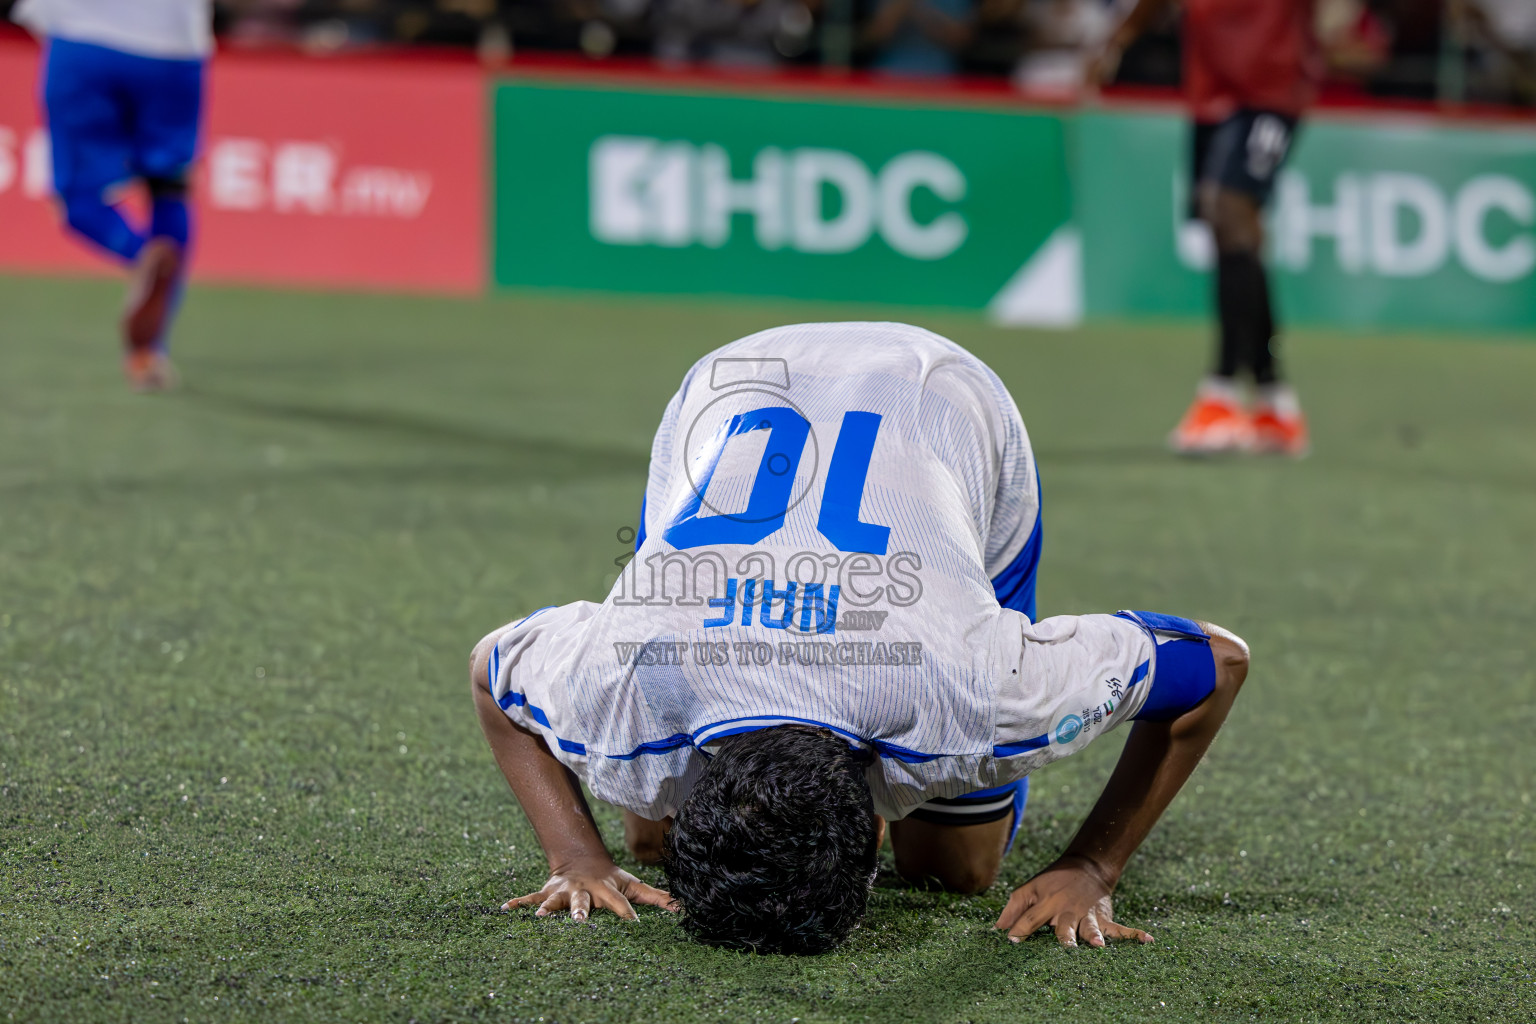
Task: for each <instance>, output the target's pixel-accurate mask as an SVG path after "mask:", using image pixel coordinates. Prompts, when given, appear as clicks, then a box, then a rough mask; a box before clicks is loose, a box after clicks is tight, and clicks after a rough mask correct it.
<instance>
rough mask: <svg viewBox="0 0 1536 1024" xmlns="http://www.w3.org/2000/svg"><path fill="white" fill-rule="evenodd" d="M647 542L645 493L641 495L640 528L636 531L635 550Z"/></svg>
mask: <svg viewBox="0 0 1536 1024" xmlns="http://www.w3.org/2000/svg"><path fill="white" fill-rule="evenodd" d="M644 543H645V495H643V494H642V495H640V528H639V529H638V530H636V531H635V551H636V552H639V550H640V547H641V545H643V544H644Z"/></svg>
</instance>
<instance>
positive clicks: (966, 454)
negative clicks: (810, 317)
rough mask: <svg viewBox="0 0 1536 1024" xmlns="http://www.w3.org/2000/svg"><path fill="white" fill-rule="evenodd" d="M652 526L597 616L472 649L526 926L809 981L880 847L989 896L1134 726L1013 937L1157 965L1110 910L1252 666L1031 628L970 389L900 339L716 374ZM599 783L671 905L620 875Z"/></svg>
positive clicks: (985, 421)
mask: <svg viewBox="0 0 1536 1024" xmlns="http://www.w3.org/2000/svg"><path fill="white" fill-rule="evenodd" d="M641 519H642V522H641V531H640V536H639V537H638V538H637V549H636V553H635V557H634V559H633V561H632V562H630V563H629V566H628V567H627V568H626V570H625V571H624V573H623V574H622V575H621V576H620V578H619V581H618V582H617V584H616V585H615V586H614V589H613V591H612V593H610V594H609V595H608V597H607V599H606V600H604V601H603V603H602V604H592V603H590V602H577V603H575V604H569V605H563V606H560V607H552V608H546V609H542V610H540V611H537V612H534V613H533V614H532V615H529V616H527V617H526V618H523V619H520V620H519V621H517V622H515V623H512V624H511V625H508V626H506V627H503V628H502V629H499V630H497V631H496V632H494V633H492V634H491V635H490V636H488V637H486V638H485V640H483V641H482V642H481V643H480V645H479V647H477V648H476V650H475V654H474V657H473V661H472V667H471V682H472V684H473V689H474V696H475V702H476V706H477V708H478V710H479V713H480V721H481V724H482V726H483V728H484V730H485V734H486V738H487V739H488V740H489V741H490V745H491V749H492V752H493V753H494V754H495V757H496V761H497V763H498V764H499V765H500V767H501V770H502V772H503V773H504V774H505V775H506V777H507V781H508V782H509V783H510V784H511V786H512V790H513V792H514V793H515V794H516V795H517V799H518V801H519V802H520V803H521V804H522V807H523V810H524V811H525V812H526V813H527V815H528V817H529V819H530V821H531V822H532V824H533V827H534V830H535V831H536V832H537V834H538V837H539V842H540V843H541V844H542V845H543V848H544V851H545V854H546V855H547V857H548V859H549V865H550V877H549V880H548V881H547V882H546V883H545V884H544V886H543V887H542V888H541V889H540V890H539V891H538V892H536V893H532V894H529V895H526V896H522V897H519V898H516V899H513V900H510V901H508V903H507V904H506V905H507V906H508V907H509V908H510V907H518V906H531V905H533V904H539V911H538V913H539V914H540V915H544V914H548V913H552V912H555V911H561V910H569V911H570V913H571V916H572V917H574V918H577V919H578V920H579V919H582V918H585V917H586V916H587V915H588V914H589V913H590V912H591V910H592V908H593V907H594V906H597V907H603V908H607V909H608V910H610V911H613V912H614V913H616V914H619V915H621V916H624V917H633V916H634V910H633V908H632V907H631V903H648V904H653V905H656V906H661V907H666V908H668V909H673V910H680V911H681V912H682V914H683V924H684V926H685V927H686V928H687V929H688V930H689V931H690V932H692V933H693V934H694V935H695V936H696V937H698V938H699V939H701V940H703V941H706V942H710V943H714V944H717V945H726V946H736V947H750V948H753V949H756V950H758V951H760V952H772V951H779V952H799V953H814V952H819V951H821V950H824V949H828V948H830V947H832V946H833V945H836V944H837V943H838V942H839V941H841V940H842V939H843V938H844V937H845V936H846V935H847V934H848V933H849V931H851V930H852V928H853V927H854V926H855V925H856V924H857V923H858V921H859V918H860V917H861V916H862V915H863V913H864V908H865V904H866V902H867V900H868V895H869V890H870V885H871V883H872V881H873V878H874V873H875V867H876V852H877V850H878V849H879V846H880V844H881V842H882V841H883V837H884V834H885V831H886V824H887V823H889V831H890V837H891V845H892V848H893V851H894V854H895V863H896V870H897V872H898V873H899V874H901V875H902V876H903V877H905V878H907V879H909V880H911V881H913V882H915V883H919V884H923V883H929V884H938V885H941V886H944V887H946V888H949V889H951V890H958V891H964V892H974V891H979V890H981V889H984V888H986V887H987V886H989V885H991V884H992V882H993V880H994V879H995V878H996V875H997V870H998V866H999V864H1000V862H1001V860H1002V857H1003V855H1004V853H1005V852H1006V850H1007V848H1008V846H1009V844H1010V843H1011V842H1012V839H1013V835H1014V833H1015V832H1016V830H1017V829H1018V825H1019V819H1020V817H1021V815H1022V813H1023V810H1024V799H1025V794H1026V785H1027V777H1028V775H1029V773H1030V772H1032V771H1034V770H1035V769H1037V768H1040V767H1041V766H1043V765H1045V764H1048V763H1050V762H1051V761H1054V760H1056V759H1058V758H1061V757H1065V756H1066V755H1068V754H1071V753H1074V752H1076V751H1078V750H1080V749H1082V748H1083V747H1084V746H1085V745H1086V744H1088V743H1089V742H1090V741H1092V740H1094V739H1096V738H1097V737H1098V736H1100V735H1102V734H1103V733H1105V732H1107V731H1108V730H1109V729H1111V728H1113V727H1114V726H1116V725H1119V724H1120V723H1121V722H1123V721H1126V720H1129V719H1134V720H1135V722H1136V724H1135V726H1134V727H1133V728H1132V730H1131V734H1130V738H1129V740H1128V741H1127V743H1126V745H1125V749H1124V752H1123V753H1122V754H1121V757H1120V762H1119V765H1118V767H1117V768H1116V769H1115V772H1114V774H1113V776H1112V777H1111V778H1110V781H1109V784H1108V785H1107V786H1106V787H1105V790H1104V793H1103V795H1102V796H1101V797H1100V798H1099V801H1098V803H1097V804H1096V805H1095V806H1094V809H1093V811H1092V812H1091V813H1090V814H1089V817H1088V820H1087V821H1086V822H1085V823H1084V824H1083V826H1082V828H1081V829H1080V830H1079V831H1078V834H1077V836H1076V837H1075V838H1074V839H1073V840H1072V842H1071V843H1070V844H1069V845H1068V847H1067V850H1066V852H1064V853H1063V854H1062V855H1061V857H1060V858H1059V859H1057V860H1056V862H1055V863H1053V864H1051V865H1050V866H1048V867H1047V868H1045V869H1044V870H1043V871H1041V872H1040V873H1039V874H1038V875H1036V876H1035V877H1034V878H1033V879H1031V880H1030V881H1029V882H1028V883H1027V884H1026V885H1024V886H1022V887H1020V888H1019V889H1018V890H1016V891H1015V892H1014V893H1013V895H1012V897H1011V898H1010V899H1009V901H1008V904H1007V906H1006V907H1005V908H1004V910H1003V912H1002V915H1001V916H1000V917H999V918H998V921H997V925H996V926H997V927H998V928H1000V929H1005V930H1006V931H1007V933H1008V936H1009V937H1010V938H1011V939H1013V940H1014V941H1018V940H1019V939H1021V938H1024V937H1025V936H1028V935H1029V934H1031V933H1032V932H1034V931H1035V930H1036V929H1038V928H1040V927H1042V926H1050V927H1051V928H1052V929H1053V930H1054V931H1055V933H1056V936H1057V938H1058V939H1059V940H1060V941H1061V942H1063V943H1066V944H1068V945H1072V944H1076V943H1077V942H1078V941H1082V942H1085V943H1088V944H1090V945H1094V946H1099V945H1103V944H1104V942H1105V940H1108V939H1138V940H1140V941H1143V942H1150V941H1151V936H1149V935H1147V934H1146V933H1145V932H1142V931H1139V930H1137V929H1135V928H1130V927H1126V926H1124V925H1121V924H1119V923H1117V922H1116V921H1115V920H1114V919H1113V914H1112V909H1111V904H1110V894H1111V893H1112V892H1113V890H1114V888H1115V884H1116V882H1117V881H1118V880H1119V878H1120V874H1121V872H1122V871H1123V870H1124V869H1125V865H1126V861H1127V860H1128V859H1129V857H1130V856H1131V854H1132V852H1134V851H1135V850H1136V848H1137V847H1138V846H1139V845H1140V844H1141V841H1142V840H1143V839H1144V838H1145V837H1146V835H1147V833H1148V832H1149V831H1150V830H1151V828H1152V826H1153V824H1154V823H1155V822H1156V821H1157V819H1158V818H1159V816H1160V815H1161V814H1162V812H1163V811H1164V809H1166V808H1167V806H1168V804H1169V802H1170V801H1171V800H1172V799H1173V797H1174V795H1175V794H1176V793H1177V792H1178V791H1179V788H1180V787H1181V786H1182V785H1183V784H1184V782H1185V780H1186V779H1188V777H1189V774H1190V772H1192V771H1193V770H1194V767H1195V765H1196V764H1197V763H1198V762H1199V760H1200V757H1201V755H1202V754H1204V753H1205V750H1206V748H1207V747H1208V746H1209V745H1210V742H1211V740H1212V739H1213V738H1214V736H1215V734H1216V731H1217V729H1218V728H1219V727H1220V725H1221V723H1222V721H1223V719H1225V717H1226V715H1227V711H1228V709H1229V708H1230V707H1231V705H1232V701H1233V699H1234V698H1235V697H1236V695H1237V691H1238V689H1239V687H1240V686H1241V685H1242V682H1243V679H1244V677H1245V675H1246V674H1247V668H1248V652H1247V648H1246V646H1245V645H1244V644H1243V642H1242V641H1241V640H1239V639H1238V638H1237V637H1235V636H1233V635H1232V634H1230V633H1227V632H1225V631H1224V630H1221V629H1219V628H1217V627H1214V626H1211V625H1209V624H1206V623H1197V622H1194V621H1191V620H1189V619H1181V618H1176V617H1173V616H1166V615H1155V614H1151V613H1147V612H1120V613H1118V614H1115V615H1083V616H1070V615H1068V616H1058V617H1054V618H1049V619H1044V620H1041V621H1038V622H1036V621H1034V619H1035V609H1034V587H1035V582H1034V576H1035V568H1036V565H1037V564H1038V561H1039V555H1040V494H1039V483H1038V476H1037V474H1036V470H1035V463H1034V456H1033V454H1032V453H1031V451H1030V448H1029V439H1028V436H1027V435H1026V434H1025V431H1024V424H1023V422H1022V420H1021V419H1020V417H1019V412H1018V409H1017V408H1016V407H1015V405H1014V403H1013V400H1012V398H1011V397H1010V396H1009V394H1008V392H1007V390H1006V389H1005V388H1004V387H1003V384H1002V382H1001V381H1000V380H998V378H997V376H996V374H994V373H992V371H991V370H989V369H988V368H987V367H986V366H985V365H984V364H983V363H982V362H981V361H980V360H978V359H976V358H975V357H974V356H972V355H970V354H969V353H967V352H966V351H964V350H963V349H961V348H960V347H959V346H957V345H955V344H954V343H953V342H950V341H947V340H946V339H944V338H941V337H939V336H937V335H935V334H932V333H930V332H928V331H924V330H920V329H918V328H915V327H908V326H905V325H901V324H866V323H843V324H806V325H800V326H793V327H781V328H777V329H775V330H770V331H764V332H762V333H760V334H754V335H752V336H750V337H747V338H743V339H742V340H740V341H737V342H735V343H733V344H731V345H727V346H726V347H725V348H722V349H720V350H719V351H717V352H715V353H713V354H711V355H709V356H706V357H705V358H704V359H702V360H701V361H700V362H699V363H697V364H696V365H695V366H694V367H693V369H692V370H690V371H689V373H688V375H687V377H685V378H684V380H683V384H682V387H681V388H680V389H679V390H678V392H677V394H676V396H674V397H673V399H672V401H671V403H670V404H669V405H668V406H667V410H666V413H665V416H664V417H663V419H662V423H661V427H660V429H659V430H658V431H657V433H656V439H655V442H654V445H653V447H652V451H651V468H650V479H649V482H648V484H647V488H646V494H645V504H644V506H643V508H642V513H641ZM582 781H585V782H586V783H587V785H588V787H589V788H590V789H591V791H592V793H593V794H595V795H596V796H597V797H599V798H600V799H602V800H606V801H609V802H610V803H614V804H617V805H619V806H620V807H622V808H624V810H625V823H626V824H625V834H626V836H625V837H626V840H627V841H628V844H629V847H630V850H631V852H633V853H634V855H635V856H636V857H637V858H639V859H640V860H642V861H655V860H658V859H659V860H661V861H662V862H663V864H664V865H665V869H666V875H667V884H668V888H669V889H670V893H668V892H663V891H661V890H659V889H656V888H653V887H651V886H649V885H646V884H644V883H643V882H641V881H640V880H639V879H637V878H635V877H634V876H633V875H631V874H629V873H627V872H625V871H623V870H621V869H620V868H618V867H617V866H616V865H615V864H614V863H613V861H612V859H611V858H610V857H609V855H608V853H607V850H606V848H605V847H604V845H603V841H602V837H601V836H600V835H599V833H598V829H597V826H596V824H595V823H594V821H593V819H592V815H591V812H590V810H589V809H588V807H587V804H586V801H585V798H584V797H583V794H582V789H581V782H582Z"/></svg>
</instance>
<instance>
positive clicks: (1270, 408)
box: [1253, 384, 1312, 459]
mask: <svg viewBox="0 0 1536 1024" xmlns="http://www.w3.org/2000/svg"><path fill="white" fill-rule="evenodd" d="M1253 433H1254V448H1255V450H1257V451H1261V452H1266V453H1269V454H1272V455H1288V456H1290V457H1291V458H1293V459H1299V458H1303V457H1304V456H1305V455H1306V454H1307V452H1308V451H1310V450H1311V447H1312V445H1311V439H1310V438H1309V437H1308V434H1307V418H1306V417H1305V416H1303V415H1302V413H1301V403H1300V402H1298V401H1297V400H1296V392H1294V391H1292V390H1291V389H1290V388H1289V387H1287V386H1286V385H1284V384H1279V385H1272V386H1270V387H1268V388H1261V389H1260V390H1259V401H1258V406H1257V408H1256V409H1255V411H1254V414H1253Z"/></svg>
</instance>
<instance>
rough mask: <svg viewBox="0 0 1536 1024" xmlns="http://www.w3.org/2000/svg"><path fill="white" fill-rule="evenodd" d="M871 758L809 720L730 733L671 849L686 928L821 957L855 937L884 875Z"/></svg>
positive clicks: (716, 938)
mask: <svg viewBox="0 0 1536 1024" xmlns="http://www.w3.org/2000/svg"><path fill="white" fill-rule="evenodd" d="M871 760H872V758H871V756H870V755H869V754H868V753H867V752H865V751H859V750H855V749H853V748H851V747H849V745H848V744H847V743H845V742H844V741H843V740H841V739H838V738H837V737H836V736H834V735H832V734H831V733H830V732H827V731H826V730H816V729H808V728H804V727H799V726H780V727H778V728H773V729H761V730H758V731H756V732H749V733H743V734H741V735H738V736H732V737H730V738H728V739H726V740H725V741H723V742H722V743H721V745H720V748H719V750H718V751H717V752H716V754H715V756H714V758H713V759H711V760H710V762H709V765H708V766H707V767H706V768H705V769H704V772H703V774H701V775H700V776H699V779H698V781H697V782H696V783H695V784H694V787H693V791H692V792H691V793H689V795H688V798H687V800H685V801H684V802H683V806H682V807H681V808H680V809H679V810H678V812H677V817H676V819H675V820H674V821H673V823H672V829H671V831H669V832H668V833H667V836H666V839H665V841H664V845H663V864H664V865H665V867H666V873H667V887H668V889H669V890H670V891H671V893H672V896H673V898H674V899H676V900H677V902H678V904H679V905H680V906H681V907H682V912H683V917H682V923H683V927H684V928H685V929H687V930H688V932H689V933H690V934H692V935H693V936H694V937H695V938H696V939H698V940H700V941H701V942H706V943H709V944H710V945H714V946H725V947H729V948H735V949H753V950H756V951H757V952H759V953H801V954H810V953H822V952H825V951H826V950H829V949H831V948H832V947H833V946H836V945H837V944H838V943H839V942H842V941H843V939H845V938H847V936H848V933H849V932H851V931H853V929H854V926H855V925H857V924H858V923H859V919H860V918H861V917H863V916H864V908H865V905H866V904H867V903H868V902H869V890H870V886H871V884H872V883H873V882H874V877H875V858H876V845H875V842H876V838H877V833H876V819H875V810H874V804H873V802H872V801H871V799H870V794H869V783H868V782H867V781H866V780H865V778H864V769H865V768H866V767H867V766H868V765H869V763H870V761H871Z"/></svg>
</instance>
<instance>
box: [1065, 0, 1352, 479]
mask: <svg viewBox="0 0 1536 1024" xmlns="http://www.w3.org/2000/svg"><path fill="white" fill-rule="evenodd" d="M1170 2H1171V0H1137V3H1136V4H1135V6H1134V7H1133V8H1132V9H1131V11H1130V13H1129V14H1128V15H1127V16H1126V18H1125V20H1124V21H1123V22H1121V23H1120V26H1119V27H1118V28H1117V29H1116V30H1115V32H1114V33H1113V34H1112V35H1111V37H1110V40H1109V42H1108V44H1107V45H1106V46H1105V49H1104V52H1103V53H1102V54H1101V56H1100V57H1099V60H1098V61H1097V64H1096V67H1095V69H1094V74H1095V77H1096V78H1097V79H1098V81H1100V82H1108V81H1110V80H1112V79H1113V78H1114V75H1115V71H1116V69H1117V68H1118V66H1119V63H1120V57H1121V55H1122V54H1123V53H1124V52H1125V50H1126V48H1127V47H1129V46H1130V45H1131V43H1132V42H1134V41H1135V40H1136V38H1137V36H1139V35H1140V34H1141V33H1142V32H1143V31H1144V30H1145V29H1146V28H1147V27H1149V26H1150V25H1151V23H1152V22H1153V21H1154V20H1155V19H1156V18H1157V17H1158V16H1159V15H1161V14H1162V13H1163V11H1164V10H1165V9H1166V8H1167V7H1168V4H1169V3H1170ZM1313 17H1314V14H1313V0H1185V4H1184V85H1185V91H1186V93H1187V95H1188V97H1189V102H1190V106H1191V114H1192V116H1193V118H1194V129H1193V132H1192V138H1193V143H1194V145H1193V149H1192V162H1191V167H1190V170H1191V175H1192V179H1193V187H1192V189H1191V201H1192V202H1191V207H1192V210H1193V212H1194V213H1195V214H1196V215H1198V216H1199V217H1200V218H1201V219H1202V220H1204V221H1206V222H1207V223H1208V224H1209V225H1210V226H1211V232H1212V234H1213V235H1214V236H1215V241H1216V310H1217V318H1218V322H1219V325H1220V330H1219V335H1218V336H1219V347H1218V349H1217V354H1216V365H1215V368H1214V370H1213V371H1212V373H1211V374H1210V375H1209V376H1207V377H1206V378H1205V380H1203V381H1201V383H1200V387H1199V390H1198V391H1197V392H1196V395H1195V400H1194V403H1193V404H1192V405H1190V407H1189V410H1188V411H1187V412H1186V413H1185V414H1184V418H1183V419H1182V420H1181V421H1180V422H1179V425H1178V426H1177V427H1176V428H1175V429H1174V432H1173V434H1172V435H1171V436H1170V437H1169V443H1170V444H1171V445H1172V447H1173V448H1174V450H1175V451H1179V452H1185V453H1191V454H1203V453H1213V452H1224V451H1248V450H1258V451H1265V452H1277V453H1281V454H1285V455H1291V456H1297V457H1299V456H1302V455H1305V454H1306V453H1307V447H1308V440H1307V422H1306V419H1305V417H1303V416H1302V413H1301V406H1300V404H1299V403H1298V402H1297V400H1296V393H1295V391H1293V390H1292V389H1291V387H1290V386H1289V385H1288V384H1286V383H1285V382H1284V381H1283V380H1282V379H1281V376H1280V367H1279V364H1278V362H1277V361H1276V358H1275V351H1274V343H1275V319H1274V311H1273V306H1272V304H1271V301H1270V294H1269V280H1268V277H1267V275H1266V273H1265V269H1264V262H1263V259H1264V257H1263V248H1264V222H1263V210H1264V204H1265V202H1266V201H1267V200H1268V199H1269V194H1270V192H1271V190H1272V189H1273V188H1274V183H1275V175H1276V173H1277V172H1278V171H1279V170H1280V166H1281V164H1282V163H1284V161H1285V157H1286V154H1287V153H1288V152H1289V150H1290V147H1291V139H1292V138H1293V137H1294V135H1295V132H1296V125H1297V120H1298V119H1299V118H1300V116H1301V113H1302V111H1303V110H1304V109H1305V107H1306V106H1307V104H1308V103H1309V102H1310V100H1311V98H1312V93H1313V89H1314V82H1315V80H1316V78H1317V77H1318V73H1319V72H1320V71H1321V63H1322V59H1321V55H1320V51H1319V48H1318V45H1317V42H1316V37H1315V34H1314V32H1313ZM1250 374H1251V375H1252V379H1253V383H1254V387H1255V401H1254V403H1253V405H1252V407H1251V408H1250V407H1249V405H1248V404H1247V403H1246V402H1245V401H1244V394H1243V383H1244V382H1243V378H1244V377H1246V376H1248V375H1250Z"/></svg>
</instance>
